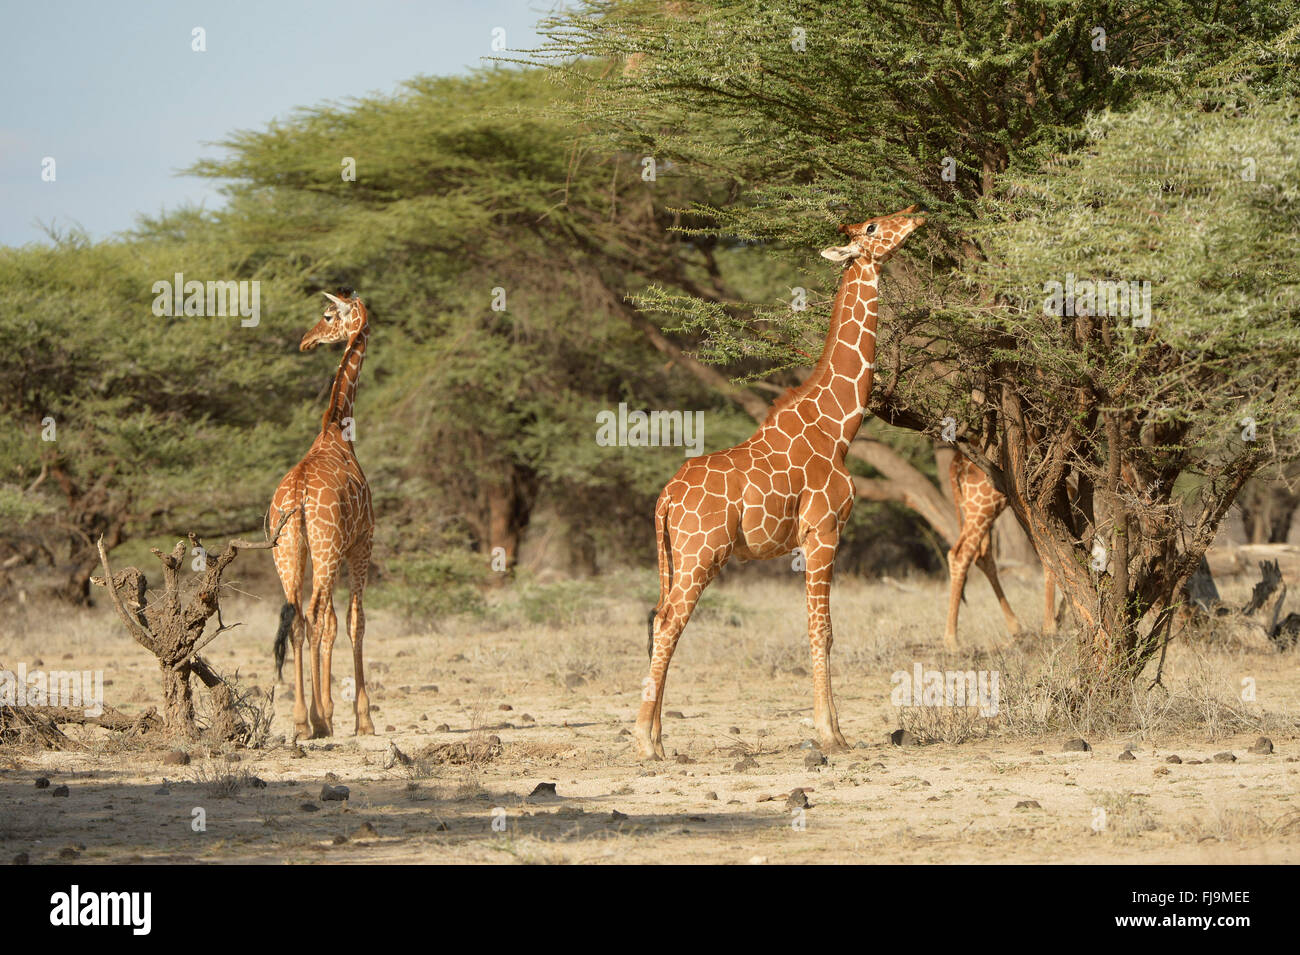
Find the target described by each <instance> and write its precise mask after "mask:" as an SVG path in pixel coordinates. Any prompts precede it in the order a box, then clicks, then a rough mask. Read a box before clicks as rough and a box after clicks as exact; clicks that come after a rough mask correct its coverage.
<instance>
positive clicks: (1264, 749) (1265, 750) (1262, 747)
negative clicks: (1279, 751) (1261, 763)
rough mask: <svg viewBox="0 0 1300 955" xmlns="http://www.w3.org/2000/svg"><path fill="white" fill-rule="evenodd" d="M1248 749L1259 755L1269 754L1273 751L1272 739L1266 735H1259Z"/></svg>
mask: <svg viewBox="0 0 1300 955" xmlns="http://www.w3.org/2000/svg"><path fill="white" fill-rule="evenodd" d="M1250 751H1251V752H1252V753H1258V754H1259V755H1260V756H1269V755H1271V754H1272V752H1273V741H1272V740H1271V739H1269V738H1268V737H1267V736H1261V737H1260V738H1259V739H1257V740H1255V745H1254V746H1252V747H1251V748H1250Z"/></svg>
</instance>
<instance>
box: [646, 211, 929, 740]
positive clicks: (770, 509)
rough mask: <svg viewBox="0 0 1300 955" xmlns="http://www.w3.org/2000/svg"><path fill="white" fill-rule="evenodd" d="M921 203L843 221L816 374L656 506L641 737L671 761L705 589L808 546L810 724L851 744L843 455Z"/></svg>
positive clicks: (848, 498) (686, 474)
mask: <svg viewBox="0 0 1300 955" xmlns="http://www.w3.org/2000/svg"><path fill="white" fill-rule="evenodd" d="M915 211H916V207H915V206H911V207H909V208H907V209H903V210H902V211H900V212H896V213H894V214H893V215H888V216H881V217H879V218H876V219H868V220H867V221H866V222H861V223H858V224H856V225H844V226H840V232H841V233H843V234H845V235H847V236H848V237H849V242H848V244H847V245H843V246H837V247H834V248H829V249H825V250H823V251H822V253H821V254H822V255H823V256H824V257H825V258H828V259H830V260H831V261H833V262H848V265H847V266H846V267H845V269H844V273H843V275H842V276H841V279H840V286H839V291H838V293H837V294H836V296H835V303H834V306H833V308H832V311H831V321H830V330H829V332H828V334H827V337H826V345H825V348H824V349H823V350H822V354H821V358H820V359H819V360H818V362H817V365H816V367H815V368H814V369H813V372H812V374H811V375H810V376H809V377H808V379H807V380H806V381H805V382H804V383H803V384H802V385H800V386H799V387H797V388H792V389H790V390H789V391H787V392H786V393H785V394H784V395H782V397H781V398H780V399H779V400H778V401H777V402H776V403H775V404H774V405H773V406H772V408H771V410H770V411H769V412H768V414H767V418H766V420H765V421H764V422H763V424H762V425H760V426H759V428H758V430H757V431H756V432H755V433H754V436H753V437H752V438H750V439H749V440H748V441H745V442H743V443H742V444H738V445H736V446H735V447H733V448H729V449H727V450H725V451H716V452H714V453H712V454H706V455H703V456H701V457H696V458H691V459H690V460H689V461H687V462H686V463H685V464H683V465H682V467H681V469H680V470H679V471H678V472H677V474H676V476H674V477H673V479H672V480H671V481H669V482H668V484H667V485H666V486H665V487H664V489H663V492H662V493H661V494H660V495H659V501H658V503H657V505H656V506H655V537H656V542H657V546H658V554H659V603H658V604H657V605H656V607H655V609H654V612H653V614H652V615H651V618H650V641H649V642H650V647H649V651H650V675H649V676H648V677H647V678H646V680H645V681H644V683H643V692H642V697H641V706H640V709H639V710H638V712H637V719H636V740H637V744H638V747H639V749H640V752H641V755H642V756H643V757H645V758H647V759H662V758H663V756H664V748H663V741H662V727H661V722H662V721H661V718H662V714H663V702H664V683H665V681H666V679H667V676H668V664H669V662H670V661H671V659H672V655H673V650H674V648H676V646H677V640H678V638H679V637H680V636H681V633H682V630H683V628H684V627H685V626H686V623H687V621H688V620H689V619H690V616H691V612H692V611H693V610H694V609H695V605H696V602H697V601H698V600H699V599H700V594H701V593H702V592H703V590H704V588H705V587H706V586H707V585H708V584H709V582H710V581H711V580H712V579H713V578H714V577H715V576H716V575H717V573H718V571H719V570H721V569H722V566H723V565H724V564H725V563H726V562H727V561H728V560H729V559H730V558H731V557H732V555H733V554H734V555H735V556H737V557H740V558H742V559H764V558H771V557H780V556H781V555H783V554H788V553H790V552H791V551H792V550H794V549H795V548H802V552H803V560H804V586H805V592H806V597H807V604H808V642H809V646H810V649H811V652H812V664H813V703H814V706H813V711H814V716H813V722H814V724H815V726H816V727H817V731H818V733H819V735H820V736H821V741H822V745H823V747H825V748H827V749H841V748H844V747H845V746H846V745H847V744H846V743H845V741H844V736H843V734H841V733H840V726H839V718H838V716H837V714H836V710H835V702H834V699H833V697H832V695H831V681H830V670H829V662H828V661H829V657H830V649H831V642H832V638H831V614H830V589H831V570H832V564H833V563H834V560H835V552H836V550H837V549H838V547H839V540H840V532H841V531H842V530H843V528H844V522H845V521H846V520H847V519H848V516H849V511H850V509H851V508H852V506H853V498H854V486H853V479H852V476H851V475H850V474H849V470H848V468H847V467H845V464H844V455H845V452H847V451H848V448H849V444H850V443H851V442H852V441H853V439H854V437H855V436H856V435H857V433H858V427H859V426H860V425H861V423H862V418H863V415H864V414H865V413H866V405H867V397H868V396H869V395H870V393H871V381H872V373H873V371H874V369H875V365H874V364H873V361H874V359H875V355H876V323H877V319H878V315H877V310H876V292H877V286H878V283H879V276H880V267H881V266H882V265H883V264H884V262H885V261H886V260H887V259H888V258H889V257H890V256H891V255H892V254H893V253H894V251H895V250H896V249H897V248H898V247H899V246H900V245H901V244H902V242H903V240H904V239H906V238H907V237H908V236H909V235H910V234H911V233H912V231H913V230H915V229H916V228H918V227H919V226H921V225H922V224H923V223H924V222H925V219H924V218H921V217H919V216H914V215H913V213H914V212H915Z"/></svg>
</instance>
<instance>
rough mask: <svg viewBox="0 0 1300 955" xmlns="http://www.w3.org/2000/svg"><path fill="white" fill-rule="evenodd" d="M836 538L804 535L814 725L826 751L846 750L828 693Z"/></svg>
mask: <svg viewBox="0 0 1300 955" xmlns="http://www.w3.org/2000/svg"><path fill="white" fill-rule="evenodd" d="M837 543H838V539H837V538H835V539H825V538H818V537H816V536H812V535H807V536H805V538H804V543H803V546H804V559H805V561H806V565H805V567H806V569H805V572H804V583H805V587H806V590H807V596H808V646H809V649H810V651H811V652H812V667H813V725H815V726H816V727H817V733H818V735H820V736H821V744H822V749H823V750H825V751H826V752H836V751H842V750H846V749H848V748H849V744H848V742H846V741H845V739H844V734H843V733H841V732H840V719H839V713H838V712H837V711H836V709H835V696H834V694H833V693H832V692H831V669H830V656H831V644H832V643H833V642H834V638H833V636H832V633H831V576H832V570H833V566H834V563H835V551H836V544H837Z"/></svg>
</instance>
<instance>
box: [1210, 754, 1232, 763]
mask: <svg viewBox="0 0 1300 955" xmlns="http://www.w3.org/2000/svg"><path fill="white" fill-rule="evenodd" d="M1214 761H1215V762H1216V763H1235V762H1236V761H1237V757H1236V756H1233V755H1232V754H1231V753H1229V752H1227V751H1224V752H1222V753H1215V754H1214Z"/></svg>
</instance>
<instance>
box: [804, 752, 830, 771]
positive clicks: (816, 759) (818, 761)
mask: <svg viewBox="0 0 1300 955" xmlns="http://www.w3.org/2000/svg"><path fill="white" fill-rule="evenodd" d="M825 765H826V756H825V755H824V754H822V753H809V754H808V755H807V756H805V757H804V758H803V768H804V769H817V768H818V767H819V766H825Z"/></svg>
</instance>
